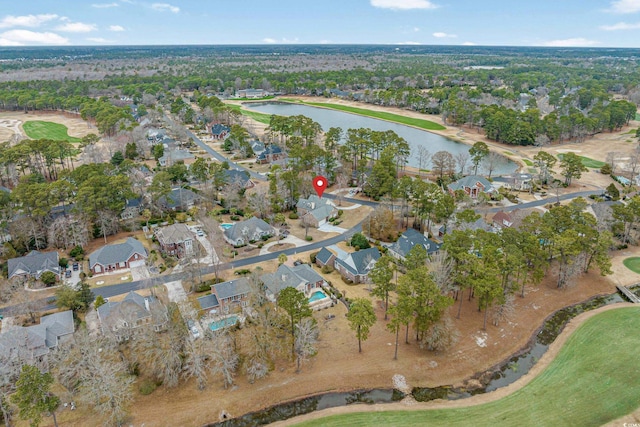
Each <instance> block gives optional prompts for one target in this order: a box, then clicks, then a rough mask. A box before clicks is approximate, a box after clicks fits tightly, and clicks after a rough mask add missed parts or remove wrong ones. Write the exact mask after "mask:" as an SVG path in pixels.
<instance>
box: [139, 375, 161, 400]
mask: <svg viewBox="0 0 640 427" xmlns="http://www.w3.org/2000/svg"><path fill="white" fill-rule="evenodd" d="M157 388H158V385H157V384H156V383H155V381H152V380H148V379H147V380H144V381H142V383H140V387H139V389H140V394H141V395H143V396H147V395H149V394H151V393H153V392H154V391H155V390H156V389H157Z"/></svg>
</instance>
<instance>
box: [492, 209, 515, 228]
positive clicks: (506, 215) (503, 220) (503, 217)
mask: <svg viewBox="0 0 640 427" xmlns="http://www.w3.org/2000/svg"><path fill="white" fill-rule="evenodd" d="M491 221H492V222H493V226H494V227H495V228H496V229H498V230H501V229H503V228H510V227H513V218H511V212H505V211H500V212H497V213H496V214H495V215H494V216H493V218H491Z"/></svg>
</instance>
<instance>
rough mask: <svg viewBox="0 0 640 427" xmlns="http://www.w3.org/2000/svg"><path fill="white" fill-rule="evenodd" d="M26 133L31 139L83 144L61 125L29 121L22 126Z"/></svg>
mask: <svg viewBox="0 0 640 427" xmlns="http://www.w3.org/2000/svg"><path fill="white" fill-rule="evenodd" d="M22 128H23V129H24V133H26V134H27V136H28V137H29V138H31V139H52V140H54V141H68V142H81V141H82V139H80V138H74V137H72V136H69V133H68V128H67V127H66V126H65V125H62V124H60V123H53V122H43V121H40V120H29V121H27V122H24V124H23V125H22Z"/></svg>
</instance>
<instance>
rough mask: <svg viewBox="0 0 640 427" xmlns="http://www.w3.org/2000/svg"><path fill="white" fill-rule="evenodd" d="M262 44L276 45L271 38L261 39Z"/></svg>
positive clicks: (274, 40)
mask: <svg viewBox="0 0 640 427" xmlns="http://www.w3.org/2000/svg"><path fill="white" fill-rule="evenodd" d="M262 42H263V43H269V44H274V43H277V41H276V39H272V38H271V37H265V38H263V39H262Z"/></svg>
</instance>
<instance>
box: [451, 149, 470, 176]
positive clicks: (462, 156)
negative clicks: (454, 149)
mask: <svg viewBox="0 0 640 427" xmlns="http://www.w3.org/2000/svg"><path fill="white" fill-rule="evenodd" d="M454 158H455V159H456V164H457V165H458V171H459V172H458V173H460V174H461V175H462V174H464V171H465V169H466V168H467V164H468V163H469V158H470V156H469V152H468V151H461V152H459V153H458V154H456V155H455V156H454Z"/></svg>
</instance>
